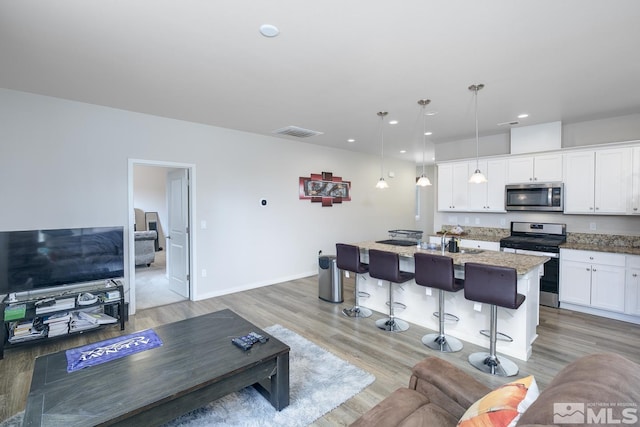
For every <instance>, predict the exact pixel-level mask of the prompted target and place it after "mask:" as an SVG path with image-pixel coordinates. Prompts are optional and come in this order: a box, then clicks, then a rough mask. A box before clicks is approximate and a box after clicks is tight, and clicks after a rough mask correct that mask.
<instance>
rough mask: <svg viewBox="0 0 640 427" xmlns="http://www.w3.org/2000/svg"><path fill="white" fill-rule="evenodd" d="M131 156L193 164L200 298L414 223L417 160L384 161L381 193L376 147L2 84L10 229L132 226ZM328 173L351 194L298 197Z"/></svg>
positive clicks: (309, 270) (2, 224) (269, 279)
mask: <svg viewBox="0 0 640 427" xmlns="http://www.w3.org/2000/svg"><path fill="white" fill-rule="evenodd" d="M128 159H147V160H154V161H160V162H179V163H184V164H193V165H195V170H196V197H197V200H196V212H195V224H194V227H193V231H194V232H195V233H196V236H195V237H196V238H195V241H196V247H195V260H194V262H195V264H196V271H194V272H193V273H194V276H195V277H194V279H195V280H196V281H197V283H196V292H197V293H196V295H195V298H196V299H202V298H206V297H210V296H214V295H220V294H225V293H230V292H234V291H237V290H242V289H247V288H251V287H256V286H262V285H267V284H272V283H277V282H280V281H283V280H288V279H291V278H297V277H304V276H308V275H312V274H316V273H317V270H318V267H317V254H318V251H319V250H322V251H323V252H324V253H326V254H330V253H335V243H336V242H339V241H344V242H357V241H361V240H369V239H379V238H385V237H387V230H390V229H395V228H413V227H414V226H415V218H414V189H415V185H414V183H415V165H414V164H413V163H411V162H402V161H398V160H392V159H386V160H385V170H392V171H394V172H395V178H388V181H389V184H390V188H389V189H387V190H384V191H380V190H376V189H375V188H374V185H375V183H376V182H377V180H378V178H379V176H378V175H379V170H380V169H379V167H380V164H379V159H378V158H377V157H376V156H368V155H363V154H358V153H353V152H349V151H344V150H337V149H330V148H324V147H320V146H315V145H311V144H306V143H304V142H299V141H292V140H286V139H280V138H274V137H267V136H260V135H255V134H248V133H243V132H237V131H233V130H229V129H222V128H216V127H211V126H205V125H200V124H195V123H188V122H183V121H178V120H172V119H166V118H161V117H155V116H150V115H144V114H138V113H132V112H128V111H123V110H116V109H112V108H106V107H100V106H96V105H89V104H83V103H78V102H73V101H66V100H61V99H56V98H50V97H43V96H39V95H32V94H27V93H22V92H16V91H8V90H2V89H0V200H2V203H0V229H1V230H19V229H34V228H62V227H82V226H106V225H122V226H125V228H126V227H127V226H128V223H129V218H130V215H131V213H130V211H129V206H128V180H129V177H128V176H127V173H128ZM323 171H327V172H332V173H333V174H334V175H336V176H341V177H342V178H343V179H345V180H349V181H351V183H352V201H350V202H344V203H342V204H336V205H334V206H333V207H330V208H329V207H324V208H323V207H321V206H320V205H319V204H317V203H313V204H312V203H311V202H309V201H307V200H299V199H298V177H300V176H308V175H309V174H311V173H320V172H323ZM263 197H264V198H266V199H267V200H268V205H267V206H266V207H261V206H260V204H259V200H260V198H263ZM201 221H206V223H207V228H206V229H201V228H200V224H201ZM125 239H126V241H128V231H127V233H126V235H125ZM202 269H206V270H207V273H208V274H207V277H200V276H201V274H200V273H201V271H202ZM126 270H128V268H126ZM127 280H128V278H127Z"/></svg>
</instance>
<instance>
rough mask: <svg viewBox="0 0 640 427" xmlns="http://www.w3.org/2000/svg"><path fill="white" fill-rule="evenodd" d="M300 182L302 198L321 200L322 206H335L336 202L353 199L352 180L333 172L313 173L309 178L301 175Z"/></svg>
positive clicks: (314, 200)
mask: <svg viewBox="0 0 640 427" xmlns="http://www.w3.org/2000/svg"><path fill="white" fill-rule="evenodd" d="M299 184H300V199H310V200H311V201H312V202H316V203H318V202H321V203H322V206H333V204H334V203H342V202H343V201H350V200H351V182H350V181H343V180H342V178H341V177H339V176H333V174H332V173H331V172H322V174H317V173H312V174H311V175H310V176H309V177H308V178H306V177H304V176H301V177H300V180H299Z"/></svg>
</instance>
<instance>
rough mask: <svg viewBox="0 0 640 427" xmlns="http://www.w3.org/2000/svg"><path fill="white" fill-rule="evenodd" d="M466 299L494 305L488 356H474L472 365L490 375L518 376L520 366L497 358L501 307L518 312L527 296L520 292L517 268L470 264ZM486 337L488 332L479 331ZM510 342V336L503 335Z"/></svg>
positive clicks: (477, 354) (475, 354)
mask: <svg viewBox="0 0 640 427" xmlns="http://www.w3.org/2000/svg"><path fill="white" fill-rule="evenodd" d="M464 297H465V298H466V299H468V300H470V301H475V302H481V303H485V304H491V326H490V329H489V353H485V352H480V353H473V354H471V355H470V356H469V363H471V364H472V365H473V366H475V367H476V368H478V369H479V370H481V371H483V372H486V373H488V374H491V375H498V376H502V377H511V376H513V375H516V374H517V373H518V365H516V364H515V363H513V362H512V361H511V360H509V359H507V358H506V357H500V359H498V356H497V355H496V341H497V338H498V328H497V325H498V307H504V308H510V309H517V308H518V307H520V306H521V305H522V303H523V302H524V300H525V296H524V295H522V294H519V293H518V276H517V273H516V270H515V269H514V268H508V267H498V266H495V265H486V264H478V263H473V262H468V263H466V264H465V265H464ZM480 332H482V333H483V334H484V335H486V332H485V331H480ZM500 335H501V336H502V337H504V338H506V339H507V340H508V341H512V339H511V337H509V336H507V335H505V334H500Z"/></svg>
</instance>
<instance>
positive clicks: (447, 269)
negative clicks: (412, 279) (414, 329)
mask: <svg viewBox="0 0 640 427" xmlns="http://www.w3.org/2000/svg"><path fill="white" fill-rule="evenodd" d="M413 258H414V260H415V275H416V284H418V285H420V286H425V287H429V288H434V289H437V290H438V311H437V312H436V313H433V315H434V316H436V317H437V318H438V323H439V328H438V333H437V334H427V335H425V336H423V337H422V343H423V344H424V345H426V346H427V347H429V348H430V349H433V350H438V351H442V352H445V353H452V352H456V351H460V350H462V342H461V341H460V340H459V339H457V338H454V337H450V336H448V335H445V333H444V321H445V316H446V317H447V318H450V319H452V320H454V321H456V322H457V321H458V320H459V319H458V317H456V316H454V315H452V314H449V313H445V312H444V296H445V292H458V291H459V290H461V289H463V288H464V280H461V279H456V278H455V276H454V272H453V258H450V257H448V256H442V255H433V254H427V253H422V252H416V253H415V254H414V256H413Z"/></svg>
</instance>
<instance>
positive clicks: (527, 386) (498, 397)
mask: <svg viewBox="0 0 640 427" xmlns="http://www.w3.org/2000/svg"><path fill="white" fill-rule="evenodd" d="M539 394H540V391H539V390H538V385H537V384H536V380H535V378H533V375H529V376H528V377H526V378H522V379H519V380H516V381H513V382H510V383H507V384H504V385H502V386H500V387H498V388H497V389H495V390H493V391H491V392H489V393H487V394H486V395H485V396H483V397H482V398H480V399H478V401H477V402H475V403H474V404H473V405H471V406H470V407H469V409H467V412H465V413H464V415H463V416H462V418H460V421H458V427H480V426H482V427H490V426H491V427H511V426H515V425H516V423H517V422H518V419H520V415H522V413H523V412H524V411H526V410H527V408H528V407H529V406H531V404H532V403H533V402H534V401H535V400H536V399H537V398H538V395H539Z"/></svg>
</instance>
